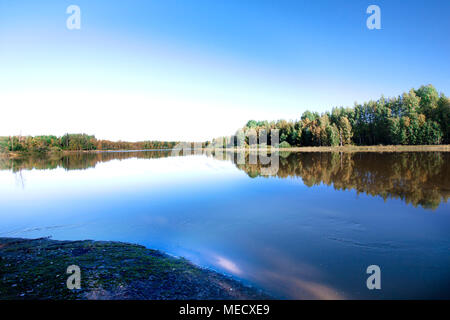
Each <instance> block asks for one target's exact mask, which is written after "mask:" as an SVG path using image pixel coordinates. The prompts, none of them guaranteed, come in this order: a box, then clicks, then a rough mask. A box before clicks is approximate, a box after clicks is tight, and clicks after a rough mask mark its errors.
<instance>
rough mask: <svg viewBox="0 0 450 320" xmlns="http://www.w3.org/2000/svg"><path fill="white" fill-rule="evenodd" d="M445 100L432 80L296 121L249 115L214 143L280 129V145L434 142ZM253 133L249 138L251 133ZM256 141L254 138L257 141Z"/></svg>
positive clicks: (246, 140)
mask: <svg viewBox="0 0 450 320" xmlns="http://www.w3.org/2000/svg"><path fill="white" fill-rule="evenodd" d="M449 123H450V99H449V98H447V97H446V96H445V95H444V94H442V93H441V94H439V93H438V92H437V90H436V89H435V88H434V87H433V86H432V85H427V86H421V87H420V88H419V89H417V90H414V89H411V90H410V91H409V92H408V93H403V94H402V95H400V96H398V97H393V98H385V97H383V96H382V97H381V98H380V99H379V100H377V101H369V102H366V103H362V104H357V103H355V105H354V107H346V108H344V107H337V108H333V109H332V110H331V112H325V113H322V114H319V113H318V112H312V111H305V112H304V113H303V114H302V115H301V117H300V120H295V121H293V120H291V121H286V120H278V121H271V122H268V121H255V120H250V121H248V122H247V124H246V125H245V126H244V127H243V128H242V129H240V130H238V131H237V132H236V133H235V135H233V136H231V137H227V138H218V139H214V140H213V141H212V142H211V144H212V145H214V146H215V147H217V146H221V145H222V144H224V145H225V146H235V145H238V146H242V145H248V144H252V143H251V141H256V137H259V135H260V134H261V135H263V136H268V137H267V142H266V143H267V145H271V139H270V138H271V137H270V136H269V134H268V133H270V132H271V130H273V129H278V130H279V143H280V145H279V146H280V147H282V148H289V147H302V146H344V145H359V146H363V145H364V146H367V145H437V144H449V143H450V127H449ZM252 135H254V136H256V137H255V138H254V140H252V139H251V138H250V137H251V136H252ZM259 143H261V141H258V144H259Z"/></svg>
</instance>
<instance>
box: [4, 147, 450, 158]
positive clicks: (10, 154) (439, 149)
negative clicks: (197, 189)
mask: <svg viewBox="0 0 450 320" xmlns="http://www.w3.org/2000/svg"><path fill="white" fill-rule="evenodd" d="M172 150H174V149H143V150H129V149H123V150H62V151H56V152H52V151H49V152H45V153H34V152H3V153H0V157H4V158H20V157H27V156H37V155H39V156H52V155H53V156H54V155H61V156H65V155H71V154H89V153H103V152H105V153H106V152H152V151H172ZM194 150H199V149H193V151H194ZM200 150H201V151H202V152H203V151H207V152H218V151H219V152H220V151H222V152H244V151H245V152H269V153H270V152H277V151H278V152H450V145H418V146H416V145H391V146H388V145H387V146H382V145H379V146H353V145H349V146H320V147H291V148H248V147H246V148H238V147H232V148H202V149H200ZM180 152H181V151H180ZM197 152H198V151H197Z"/></svg>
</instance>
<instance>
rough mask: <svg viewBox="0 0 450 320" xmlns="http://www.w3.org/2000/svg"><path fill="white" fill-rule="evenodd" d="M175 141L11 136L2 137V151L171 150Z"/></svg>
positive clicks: (75, 135) (0, 138)
mask: <svg viewBox="0 0 450 320" xmlns="http://www.w3.org/2000/svg"><path fill="white" fill-rule="evenodd" d="M177 143H178V142H175V141H140V142H126V141H109V140H98V139H96V138H95V136H93V135H87V134H65V135H63V136H61V137H57V136H53V135H46V136H34V137H32V136H11V137H0V149H2V150H3V151H9V152H38V153H43V152H56V151H64V150H68V151H89V150H148V149H171V148H173V147H174V146H175V145H176V144H177Z"/></svg>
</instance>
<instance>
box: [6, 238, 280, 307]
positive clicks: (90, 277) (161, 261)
mask: <svg viewBox="0 0 450 320" xmlns="http://www.w3.org/2000/svg"><path fill="white" fill-rule="evenodd" d="M71 265H77V266H79V267H80V270H81V289H79V290H77V289H74V290H69V289H68V288H67V285H66V281H67V279H68V278H69V276H70V274H67V273H66V270H67V268H68V267H69V266H71ZM0 270H1V271H2V272H1V281H0V300H17V299H19V300H21V299H39V300H41V299H44V300H62V299H69V300H91V299H92V300H104V299H108V300H111V299H112V300H187V299H193V300H198V299H201V300H212V299H214V300H228V299H251V300H260V299H272V297H270V296H269V295H267V294H266V293H264V292H263V291H262V290H259V289H256V288H254V287H251V286H248V285H245V284H243V283H242V282H240V281H239V280H236V279H233V278H232V277H230V276H226V275H223V274H221V273H218V272H216V271H212V270H209V269H206V268H202V267H199V266H196V265H194V264H192V263H191V262H190V261H188V260H186V259H184V258H176V257H173V256H170V255H168V254H166V253H164V252H161V251H158V250H153V249H148V248H146V247H144V246H142V245H138V244H131V243H124V242H117V241H93V240H79V241H61V240H50V239H49V238H38V239H24V238H2V237H0Z"/></svg>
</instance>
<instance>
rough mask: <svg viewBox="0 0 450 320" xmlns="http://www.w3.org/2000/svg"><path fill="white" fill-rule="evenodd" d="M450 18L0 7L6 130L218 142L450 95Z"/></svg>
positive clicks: (98, 5)
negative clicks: (375, 24)
mask: <svg viewBox="0 0 450 320" xmlns="http://www.w3.org/2000/svg"><path fill="white" fill-rule="evenodd" d="M372 4H374V5H378V6H379V7H380V10H381V29H379V30H376V29H375V30H369V29H368V28H367V26H366V20H367V19H368V18H369V16H370V14H367V13H366V9H367V7H368V6H369V5H372ZM70 5H77V6H79V8H80V10H81V16H80V21H81V24H80V29H75V30H69V29H68V28H67V27H66V20H67V19H68V18H69V17H70V16H71V14H67V13H66V9H67V7H68V6H70ZM449 13H450V1H448V0H443V1H435V0H429V1H416V0H412V1H403V0H389V1H381V0H371V1H363V0H355V1H347V0H346V1H343V0H341V1H338V0H330V1H325V0H318V1H301V0H294V1H288V0H277V1H275V0H183V1H182V0H178V1H176V0H157V1H156V0H147V1H133V0H129V1H103V0H94V1H93V0H89V1H87V0H70V1H62V0H55V1H36V0H34V1H21V0H17V1H12V0H0V108H1V113H0V119H1V122H0V136H4V135H17V134H22V135H40V134H55V135H62V134H64V133H66V132H69V133H81V132H83V133H88V134H95V135H96V137H97V138H101V139H110V140H128V141H138V140H176V141H180V140H183V141H205V140H209V139H211V138H214V137H218V136H222V135H229V134H232V133H234V132H235V131H236V130H237V129H238V128H241V127H242V126H243V125H245V123H246V122H247V121H248V120H250V119H255V120H277V119H287V120H289V119H298V118H300V116H301V114H302V113H303V112H304V111H305V110H307V109H309V110H313V111H318V112H324V111H327V110H331V108H332V107H335V106H353V104H354V103H355V102H364V101H368V100H371V99H373V100H376V99H378V98H379V97H380V96H381V95H384V96H386V97H392V96H397V95H399V94H401V93H402V92H404V91H409V90H410V89H411V88H417V87H419V86H420V85H423V84H433V85H434V86H435V87H436V88H437V90H438V91H440V92H443V93H445V94H446V95H447V96H448V95H450V76H449V74H450V63H449V61H450V59H449V58H450V57H449V55H450V54H449V52H450V41H449V40H450V37H449V35H450V19H448V15H449Z"/></svg>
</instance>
